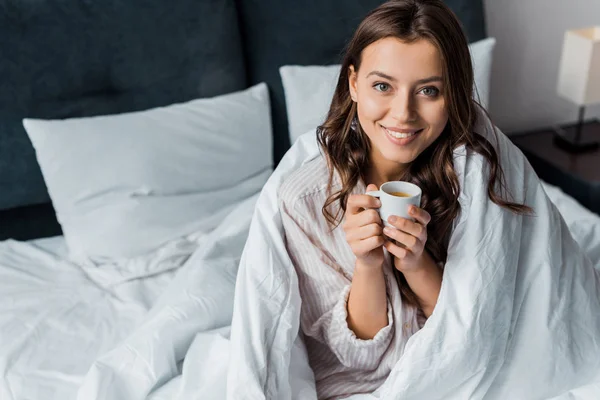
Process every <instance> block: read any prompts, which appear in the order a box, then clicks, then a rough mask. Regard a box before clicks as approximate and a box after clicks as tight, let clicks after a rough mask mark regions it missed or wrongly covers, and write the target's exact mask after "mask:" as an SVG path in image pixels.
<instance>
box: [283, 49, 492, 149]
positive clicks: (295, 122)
mask: <svg viewBox="0 0 600 400" xmlns="http://www.w3.org/2000/svg"><path fill="white" fill-rule="evenodd" d="M495 44H496V39H494V38H487V39H484V40H480V41H478V42H475V43H471V44H470V45H469V50H470V51H471V59H472V60H473V69H474V73H475V93H474V97H475V99H478V100H479V102H480V103H481V104H482V105H483V106H484V107H485V108H487V106H488V104H489V93H490V77H491V70H492V57H493V51H494V46H495ZM279 73H280V75H281V81H282V84H283V90H284V94H285V103H286V110H287V117H288V123H289V125H288V127H289V133H290V142H291V143H294V142H295V141H296V139H298V137H299V136H300V135H302V134H303V133H305V132H306V131H309V130H311V129H314V128H315V127H316V126H318V125H320V124H322V123H323V121H325V117H326V116H327V112H328V111H329V105H330V104H331V99H332V97H333V92H334V91H335V86H336V85H337V80H338V77H339V73H340V65H330V66H317V65H309V66H300V65H284V66H283V67H281V68H279ZM477 93H478V94H479V96H477Z"/></svg>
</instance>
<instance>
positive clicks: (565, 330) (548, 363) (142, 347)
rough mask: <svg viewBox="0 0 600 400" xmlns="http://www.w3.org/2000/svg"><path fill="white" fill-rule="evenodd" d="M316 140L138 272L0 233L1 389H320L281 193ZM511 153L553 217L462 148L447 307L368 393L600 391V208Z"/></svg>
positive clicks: (60, 393)
mask: <svg viewBox="0 0 600 400" xmlns="http://www.w3.org/2000/svg"><path fill="white" fill-rule="evenodd" d="M318 156H319V152H318V149H317V145H316V141H315V137H314V132H313V133H312V134H307V135H304V136H303V137H302V138H301V139H300V140H299V141H298V142H297V143H296V144H295V146H294V147H293V149H292V150H291V151H290V152H288V154H287V155H286V157H285V158H284V160H283V161H282V162H281V163H280V165H279V167H278V168H277V170H276V171H275V173H274V174H273V175H272V176H271V178H270V179H269V182H268V183H267V185H266V186H265V187H264V190H263V191H262V193H261V195H260V197H259V198H258V202H257V196H254V197H252V198H249V199H247V200H245V201H242V202H240V204H239V205H238V206H237V207H236V208H235V209H234V210H233V211H232V212H231V213H230V214H229V215H228V216H227V217H226V218H225V219H224V220H223V221H222V223H221V224H220V225H219V227H218V228H217V229H216V230H215V231H213V232H211V233H210V235H207V236H206V237H202V238H199V239H198V241H197V242H196V243H195V244H192V243H188V244H187V245H186V244H183V243H177V244H173V245H172V247H171V248H170V249H169V250H168V251H165V253H164V254H162V256H161V257H159V258H157V259H155V260H154V261H153V262H151V263H148V264H145V265H139V266H137V267H136V268H133V270H130V271H129V273H128V274H127V275H125V274H122V273H120V272H119V271H118V270H117V269H116V268H115V269H113V270H111V269H110V268H108V269H91V268H81V267H80V266H77V265H74V264H72V263H69V262H67V261H65V260H63V259H61V258H60V256H59V255H55V254H52V253H51V252H48V251H46V250H44V249H43V248H41V247H39V246H37V247H36V246H33V245H31V244H25V243H17V242H5V243H0V277H1V278H2V279H1V280H0V292H1V293H2V300H3V302H2V306H1V307H0V338H2V342H1V343H0V373H1V375H2V376H1V377H0V399H2V400H4V399H7V400H25V399H27V400H37V399H39V400H52V399H61V400H62V399H70V398H75V397H77V399H79V400H96V399H98V400H100V399H102V400H136V399H140V400H142V399H150V400H167V399H168V400H176V399H181V400H183V399H185V400H188V399H190V400H194V399H202V400H217V399H218V400H222V399H225V398H228V399H275V400H279V399H282V400H283V399H316V392H315V384H314V378H313V375H312V372H311V369H310V367H309V365H308V360H307V358H306V352H305V350H304V347H303V343H302V341H301V340H300V337H299V336H298V325H299V324H298V321H299V310H300V305H301V303H300V298H299V295H298V288H297V281H296V275H295V271H294V269H293V267H292V264H291V262H290V260H289V258H288V257H287V254H286V251H285V247H284V242H283V234H282V230H281V229H282V228H281V223H280V219H279V214H278V210H277V198H276V192H277V188H278V186H279V184H280V182H281V181H282V179H284V178H285V176H287V175H288V174H289V173H290V172H291V171H293V170H294V169H296V168H298V167H299V166H300V165H301V164H302V163H304V162H307V161H308V160H311V159H312V158H314V157H318ZM501 156H502V157H503V160H504V165H505V166H508V167H507V168H506V171H505V172H506V174H507V179H508V181H509V182H511V183H512V185H511V190H512V192H513V194H514V195H515V197H516V199H517V201H519V200H523V199H526V201H527V202H528V204H530V205H532V206H533V207H534V208H535V210H536V213H537V214H538V215H539V217H537V218H521V217H515V216H513V215H511V214H510V213H508V212H505V211H502V210H500V209H499V208H498V207H496V206H495V205H493V204H491V203H490V202H489V201H488V200H487V199H486V197H485V192H484V186H483V183H482V182H483V180H482V171H483V168H480V166H481V159H480V158H479V157H478V156H477V155H474V154H470V153H467V152H465V151H464V149H459V151H457V152H456V159H455V164H456V168H457V171H458V173H459V176H460V180H461V185H462V188H463V192H462V194H461V198H460V201H461V205H462V207H463V214H462V216H461V217H460V219H459V220H458V221H457V222H456V224H455V227H454V233H453V237H452V243H451V245H450V253H449V259H448V262H447V264H446V269H445V272H444V281H443V286H442V291H441V293H440V298H439V302H438V305H437V307H436V309H435V312H434V314H433V315H432V316H431V318H430V319H429V320H428V321H427V323H426V325H425V327H424V328H423V329H422V330H421V331H419V332H418V333H417V334H416V335H414V336H413V337H412V338H411V340H410V341H409V343H408V344H407V346H406V351H405V354H404V356H403V358H402V359H401V360H400V361H399V362H398V364H397V365H396V368H395V369H394V370H393V372H392V374H391V375H390V377H389V379H388V380H387V381H386V383H385V384H384V385H383V387H382V388H380V390H379V391H377V392H376V393H374V394H365V395H356V396H353V398H354V399H374V398H383V399H388V398H400V399H461V400H462V399H527V400H530V399H551V398H554V399H555V400H559V399H560V400H567V399H569V400H571V399H580V400H591V399H598V398H600V384H597V383H596V382H600V376H599V375H600V374H599V372H600V300H599V298H600V295H599V284H598V283H599V278H598V272H596V271H595V270H594V266H595V267H596V268H600V218H599V217H598V216H596V215H594V214H592V213H591V212H589V211H587V210H585V209H584V208H583V207H581V206H580V205H579V204H577V203H576V202H575V201H574V200H573V199H571V198H570V197H568V196H566V195H564V194H563V193H562V192H561V191H560V190H559V189H557V188H555V187H552V186H549V185H541V184H540V182H539V180H538V179H537V178H536V177H535V175H534V174H533V173H532V172H531V170H530V169H529V167H528V166H527V165H526V163H525V161H524V159H523V158H522V156H521V154H520V152H518V151H517V150H516V149H514V148H513V147H512V145H511V144H510V143H509V142H508V141H507V140H506V139H505V138H504V137H501ZM546 193H547V195H546ZM549 198H550V199H551V200H552V201H553V202H554V204H555V206H556V207H555V206H554V205H553V204H552V202H550V201H549ZM255 204H256V205H257V207H256V208H254V205H255ZM557 209H558V211H560V213H561V214H562V215H563V216H564V218H565V220H566V224H565V221H563V219H561V217H560V214H559V213H558V211H557ZM253 210H254V211H253ZM253 212H254V214H253ZM251 221H252V222H251ZM567 225H568V228H567ZM573 238H575V239H576V241H577V242H579V244H580V245H581V248H580V247H578V246H577V244H576V243H575V242H574V240H573ZM246 239H248V241H247V242H246ZM198 244H199V245H198ZM193 249H196V251H195V252H194V254H193V255H192V256H191V258H189V259H187V257H188V256H189V253H190V252H191V251H192V250H193ZM242 249H244V252H243V255H242ZM582 249H583V251H582ZM240 258H241V262H240ZM186 259H187V262H185V263H184V261H185V260H186ZM182 263H183V266H181V267H180V265H181V264H182ZM238 265H239V271H238ZM40 266H43V267H40ZM132 271H133V274H132V273H131V272H132ZM175 273H176V275H175V276H174V274H175ZM173 276H174V278H173ZM236 279H237V283H236ZM236 285H237V286H236ZM165 288H166V289H165ZM234 293H235V296H236V298H235V307H234ZM159 294H162V295H160V297H159V298H158V300H156V297H157V296H159ZM150 307H152V308H151V310H150V312H148V309H149V308H150ZM232 318H233V325H231V323H232ZM230 336H231V339H230ZM94 360H95V361H94Z"/></svg>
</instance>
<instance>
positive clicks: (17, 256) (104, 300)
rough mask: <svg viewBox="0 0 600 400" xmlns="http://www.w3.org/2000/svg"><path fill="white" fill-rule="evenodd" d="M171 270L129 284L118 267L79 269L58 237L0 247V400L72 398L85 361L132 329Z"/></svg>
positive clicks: (161, 289) (128, 279)
mask: <svg viewBox="0 0 600 400" xmlns="http://www.w3.org/2000/svg"><path fill="white" fill-rule="evenodd" d="M179 261H180V262H181V261H183V259H182V258H180V259H179ZM170 266H171V267H174V265H173V264H171V265H170ZM138 267H139V265H138ZM175 270H176V269H175V268H169V269H166V270H158V272H157V273H155V274H151V275H149V276H146V277H141V278H140V277H139V276H136V278H135V279H134V278H132V277H131V276H128V275H127V274H124V273H123V271H120V270H119V268H118V266H107V268H106V270H102V268H101V267H88V268H86V267H82V266H79V265H76V264H74V263H71V262H69V261H68V255H67V249H66V244H65V240H64V238H63V237H62V236H59V237H53V238H48V239H41V240H35V241H31V242H17V241H11V240H9V241H5V242H0V298H1V299H2V301H1V302H0V399H2V400H38V399H39V400H52V399H73V398H75V397H76V393H77V390H78V387H79V386H80V384H81V381H82V379H83V377H84V376H85V374H86V373H87V372H88V369H89V367H90V365H91V364H92V362H93V361H94V360H95V359H96V358H98V357H99V356H100V355H101V354H103V353H104V352H106V351H108V350H109V349H111V348H113V347H114V346H115V345H117V344H118V343H119V342H120V341H121V340H122V339H124V337H126V335H128V334H129V333H130V332H131V331H133V330H134V328H135V327H136V326H137V325H138V324H139V322H140V320H141V319H142V318H143V317H144V316H145V315H146V314H147V312H148V310H149V309H150V308H151V307H152V305H153V304H154V302H155V301H156V299H157V298H158V297H159V295H160V294H161V293H162V291H163V290H164V288H165V287H166V286H167V285H168V283H169V282H170V281H171V280H172V277H173V275H174V274H175Z"/></svg>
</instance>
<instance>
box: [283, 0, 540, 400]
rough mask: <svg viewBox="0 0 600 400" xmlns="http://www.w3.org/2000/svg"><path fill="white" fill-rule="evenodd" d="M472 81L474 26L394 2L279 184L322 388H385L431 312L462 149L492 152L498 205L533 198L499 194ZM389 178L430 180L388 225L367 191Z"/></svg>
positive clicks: (334, 393) (331, 392) (332, 392)
mask: <svg viewBox="0 0 600 400" xmlns="http://www.w3.org/2000/svg"><path fill="white" fill-rule="evenodd" d="M472 93H473V68H472V65H471V58H470V54H469V49H468V43H467V40H466V37H465V35H464V33H463V32H462V30H461V27H460V24H459V22H458V20H457V19H456V17H455V16H454V14H453V13H452V12H451V11H450V9H449V8H448V7H447V6H445V5H444V4H443V3H442V2H441V1H438V0H396V1H390V2H387V3H385V4H383V5H381V6H380V7H378V8H377V9H375V10H374V11H372V12H371V13H370V14H369V15H368V16H367V17H366V18H365V19H364V20H363V21H362V23H361V24H360V25H359V27H358V29H357V31H356V33H355V34H354V37H353V38H352V40H351V41H350V43H349V45H348V47H347V50H346V53H345V56H344V59H343V63H342V68H341V73H340V77H339V80H338V83H337V87H336V90H335V94H334V97H333V101H332V104H331V107H330V110H329V113H328V115H327V119H326V121H325V122H324V124H323V125H322V126H320V127H319V128H318V130H317V132H318V140H319V144H320V146H321V149H322V152H323V157H320V158H317V159H316V160H313V161H311V162H309V163H307V164H305V165H304V166H303V167H301V168H300V169H299V170H297V171H295V172H294V173H293V174H292V175H291V176H289V177H288V178H287V179H286V180H285V181H284V183H283V184H282V186H281V188H280V191H279V198H280V211H281V214H282V219H283V226H284V230H285V234H286V245H287V249H288V253H289V255H290V258H291V259H292V262H293V263H294V267H295V268H296V271H297V274H298V277H299V286H300V294H301V297H302V310H301V321H300V324H301V330H302V333H303V335H304V338H305V343H306V347H307V350H308V355H309V361H310V364H311V367H312V369H313V371H314V374H315V380H316V384H317V393H318V397H319V398H324V399H338V398H343V397H346V396H349V395H352V394H355V393H364V392H372V391H373V390H375V389H376V388H378V387H379V386H380V385H381V384H382V383H383V382H384V380H385V379H386V377H387V376H388V374H389V373H390V371H391V369H392V368H393V366H394V365H395V363H396V362H397V361H398V360H399V358H400V356H401V355H402V352H403V349H404V346H405V344H406V342H407V340H408V339H409V337H410V336H411V335H413V334H414V333H415V332H416V331H417V330H419V329H420V328H421V327H422V325H423V323H424V320H425V319H426V318H428V317H429V316H430V315H431V314H432V313H433V312H434V308H435V305H436V302H437V298H438V295H439V292H440V287H441V282H442V267H443V265H444V262H445V260H446V256H447V251H448V242H449V237H450V233H451V227H452V223H453V221H454V220H455V218H457V216H458V215H459V212H460V205H459V202H458V196H459V193H460V187H459V183H458V178H457V175H456V173H455V171H454V169H453V150H454V149H455V148H457V147H458V146H462V145H465V146H467V148H469V149H471V150H473V151H476V152H478V153H480V154H481V155H482V156H484V157H485V159H486V160H487V162H488V164H489V174H488V176H489V182H488V195H489V198H490V199H491V200H492V201H493V202H494V203H496V204H497V205H499V206H501V207H504V208H506V209H509V210H511V211H513V212H514V213H526V212H527V211H528V210H529V208H528V207H527V206H525V205H522V204H515V203H511V202H509V201H507V200H506V199H504V198H503V197H502V196H501V195H500V193H498V190H499V189H502V188H503V186H504V185H503V178H502V177H503V174H502V167H501V166H500V165H499V163H498V155H497V154H496V151H495V150H494V147H493V146H492V145H491V144H490V143H489V142H488V141H487V139H485V138H484V137H483V136H481V135H479V134H477V133H476V132H474V126H475V122H476V118H477V115H478V112H479V110H478V107H479V106H478V104H477V103H476V101H474V100H473V98H472ZM392 180H405V181H410V182H413V183H415V184H416V185H418V186H419V187H421V189H422V190H423V195H422V203H421V207H420V208H419V207H413V209H412V210H411V211H410V212H411V214H412V216H413V217H414V219H415V222H412V221H410V220H407V219H403V218H395V219H394V218H391V219H390V220H389V221H388V222H389V223H390V224H391V225H393V226H394V227H395V228H396V229H393V228H392V229H389V228H383V227H382V226H383V223H382V221H381V219H380V218H379V215H378V214H377V212H376V209H377V208H378V207H379V206H380V202H379V200H378V199H376V198H373V197H371V196H368V195H366V194H365V192H366V191H369V190H376V189H377V188H378V187H379V186H381V184H382V183H384V182H387V181H392ZM367 184H368V186H367Z"/></svg>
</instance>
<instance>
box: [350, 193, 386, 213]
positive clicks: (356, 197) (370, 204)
mask: <svg viewBox="0 0 600 400" xmlns="http://www.w3.org/2000/svg"><path fill="white" fill-rule="evenodd" d="M379 207H381V201H379V199H378V198H376V197H373V196H369V195H368V194H352V195H350V197H348V202H347V203H346V212H347V213H349V214H350V215H354V214H358V213H359V212H361V211H362V210H364V209H368V208H379Z"/></svg>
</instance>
